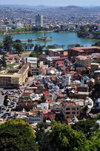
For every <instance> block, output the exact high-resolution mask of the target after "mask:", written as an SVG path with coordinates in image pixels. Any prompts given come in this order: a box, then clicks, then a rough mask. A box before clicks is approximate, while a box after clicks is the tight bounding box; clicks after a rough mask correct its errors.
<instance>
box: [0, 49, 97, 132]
mask: <svg viewBox="0 0 100 151" xmlns="http://www.w3.org/2000/svg"><path fill="white" fill-rule="evenodd" d="M46 52H47V53H45V51H43V52H42V53H41V54H40V55H39V57H38V58H37V57H30V56H31V55H29V56H27V57H26V56H24V57H22V56H20V55H17V54H16V55H15V54H12V55H9V54H8V55H5V62H6V65H13V66H8V67H7V68H4V67H2V69H1V71H0V89H1V96H2V97H3V98H4V100H3V99H2V104H1V106H0V110H1V112H0V117H1V118H0V121H1V123H3V122H5V121H6V120H9V119H13V118H14V119H24V118H25V119H27V121H28V122H29V123H30V124H31V125H32V126H33V127H35V128H36V129H37V124H38V123H39V122H47V123H51V121H52V120H55V121H59V120H60V121H61V122H65V123H66V124H75V123H76V122H78V121H80V120H82V119H83V118H86V119H87V118H93V117H94V116H95V115H96V114H97V115H98V114H99V112H100V64H99V60H100V47H98V46H91V47H74V48H71V49H68V50H64V49H62V48H55V49H48V50H46ZM30 53H32V51H31V52H30ZM2 60H3V57H1V62H2Z"/></svg>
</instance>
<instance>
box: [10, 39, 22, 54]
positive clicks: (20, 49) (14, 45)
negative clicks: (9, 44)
mask: <svg viewBox="0 0 100 151" xmlns="http://www.w3.org/2000/svg"><path fill="white" fill-rule="evenodd" d="M13 47H14V49H15V50H16V51H17V52H18V55H19V54H20V53H21V52H22V51H24V47H23V45H22V43H20V42H19V43H14V44H13Z"/></svg>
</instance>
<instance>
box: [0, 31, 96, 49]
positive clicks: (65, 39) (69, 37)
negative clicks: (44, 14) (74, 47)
mask: <svg viewBox="0 0 100 151" xmlns="http://www.w3.org/2000/svg"><path fill="white" fill-rule="evenodd" d="M11 36H12V37H13V40H16V39H20V40H27V39H37V38H38V37H42V36H44V33H27V34H15V35H11ZM46 36H47V37H52V39H51V41H46V42H44V41H33V42H32V43H34V44H40V45H44V44H45V45H46V46H47V45H53V44H58V45H65V47H64V48H65V49H67V45H69V44H76V43H77V44H80V45H84V46H91V45H92V44H94V43H95V42H96V41H97V40H93V39H85V38H79V37H77V33H66V32H59V33H55V32H49V33H46ZM0 40H3V36H1V37H0Z"/></svg>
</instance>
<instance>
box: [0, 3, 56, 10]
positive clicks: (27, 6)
mask: <svg viewBox="0 0 100 151" xmlns="http://www.w3.org/2000/svg"><path fill="white" fill-rule="evenodd" d="M0 7H10V8H36V9H46V8H54V7H55V6H45V5H38V6H30V5H25V4H23V5H18V4H12V5H10V4H8V5H6V4H2V5H0Z"/></svg>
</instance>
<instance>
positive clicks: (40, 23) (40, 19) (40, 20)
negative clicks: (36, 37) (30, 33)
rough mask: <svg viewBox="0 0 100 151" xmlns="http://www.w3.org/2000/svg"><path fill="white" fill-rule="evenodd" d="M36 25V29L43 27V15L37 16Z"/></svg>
mask: <svg viewBox="0 0 100 151" xmlns="http://www.w3.org/2000/svg"><path fill="white" fill-rule="evenodd" d="M35 25H36V27H43V16H42V15H39V14H38V15H36V16H35Z"/></svg>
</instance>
